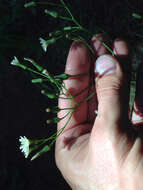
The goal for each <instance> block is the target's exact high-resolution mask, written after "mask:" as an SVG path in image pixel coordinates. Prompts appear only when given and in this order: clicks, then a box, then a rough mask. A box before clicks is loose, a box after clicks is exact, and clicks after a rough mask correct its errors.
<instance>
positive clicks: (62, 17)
mask: <svg viewBox="0 0 143 190" xmlns="http://www.w3.org/2000/svg"><path fill="white" fill-rule="evenodd" d="M59 18H61V19H63V20H68V21H72V19H71V18H68V17H64V16H59Z"/></svg>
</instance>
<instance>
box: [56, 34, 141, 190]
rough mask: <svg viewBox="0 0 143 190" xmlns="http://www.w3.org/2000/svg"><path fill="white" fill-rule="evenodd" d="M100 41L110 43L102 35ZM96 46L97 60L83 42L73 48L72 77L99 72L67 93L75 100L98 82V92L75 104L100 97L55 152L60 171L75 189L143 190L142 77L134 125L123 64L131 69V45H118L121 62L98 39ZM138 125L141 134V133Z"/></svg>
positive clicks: (78, 115) (71, 84) (85, 107)
mask: <svg viewBox="0 0 143 190" xmlns="http://www.w3.org/2000/svg"><path fill="white" fill-rule="evenodd" d="M98 38H100V39H101V40H104V38H103V36H102V35H101V34H98ZM92 44H93V47H94V50H95V52H96V59H95V60H93V59H92V58H91V55H90V53H89V50H88V48H87V47H85V46H84V45H83V44H82V43H81V42H80V41H76V42H74V43H73V44H72V46H71V48H70V51H69V55H68V58H67V63H66V69H65V72H66V73H68V74H70V75H77V74H83V73H91V72H93V73H94V75H91V76H90V75H88V76H80V77H72V78H70V79H68V80H65V82H64V83H65V85H66V88H67V89H68V90H69V92H70V93H71V94H72V95H73V96H74V95H75V94H77V93H79V92H80V91H81V90H82V89H84V88H86V87H87V86H88V85H89V84H90V82H91V80H92V79H94V80H95V85H94V87H91V89H90V90H86V91H85V92H84V93H82V94H81V95H79V96H77V97H76V98H75V101H77V102H80V101H82V100H83V99H85V98H86V97H87V96H88V95H89V93H91V91H93V90H96V92H97V94H96V95H95V96H94V97H93V98H92V99H91V100H90V101H88V102H85V103H83V104H82V105H81V106H80V107H79V108H78V109H77V110H76V111H75V113H74V115H73V116H72V118H71V120H70V122H69V124H68V125H67V127H66V128H65V129H64V131H63V133H62V134H61V135H60V136H59V137H58V139H57V141H56V148H55V158H56V164H57V167H58V168H59V170H60V171H61V173H62V175H63V177H64V178H65V180H66V181H67V183H68V184H69V185H70V187H71V188H72V189H73V190H121V189H122V190H143V180H142V176H143V146H142V137H141V135H140V134H141V126H140V125H141V124H142V120H143V114H142V113H143V111H142V110H143V109H141V108H143V107H142V104H143V99H142V98H141V97H142V96H141V95H142V94H143V90H142V89H143V87H141V86H142V84H141V83H140V82H141V76H140V77H138V81H137V93H136V97H135V103H134V107H135V108H134V111H133V114H132V121H131V122H129V119H128V118H129V117H128V115H129V114H128V110H129V109H128V102H129V80H128V79H127V78H128V77H127V76H126V75H125V73H124V72H123V69H122V66H121V63H119V62H120V61H119V60H121V59H122V64H123V65H125V64H127V59H126V58H127V57H128V54H129V50H128V46H127V44H126V43H125V42H124V41H122V40H115V41H114V43H113V50H114V52H115V54H116V58H115V57H113V56H112V55H109V53H108V52H107V50H106V49H105V48H104V47H103V46H102V44H101V42H100V41H98V40H97V39H96V38H93V39H92ZM93 76H94V77H93ZM92 77H93V78H92ZM142 78H143V77H142ZM140 89H141V92H140ZM89 91H90V92H89ZM72 106H74V103H73V105H72ZM59 107H60V108H68V107H70V101H69V100H66V99H59ZM96 109H97V110H98V114H97V115H96V114H95V112H94V110H96ZM66 113H67V110H62V111H60V112H59V117H63V116H64V115H65V114H66ZM66 121H67V118H65V119H63V120H61V121H60V122H59V124H58V130H59V129H61V128H62V127H63V126H64V124H65V123H66ZM136 124H138V130H135V128H136V126H137V125H136Z"/></svg>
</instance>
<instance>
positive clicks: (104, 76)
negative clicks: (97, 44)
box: [95, 54, 128, 125]
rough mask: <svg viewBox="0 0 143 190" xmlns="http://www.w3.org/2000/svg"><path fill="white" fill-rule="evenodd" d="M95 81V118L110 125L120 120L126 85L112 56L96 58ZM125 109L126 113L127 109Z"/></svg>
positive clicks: (117, 63) (119, 67) (120, 70)
mask: <svg viewBox="0 0 143 190" xmlns="http://www.w3.org/2000/svg"><path fill="white" fill-rule="evenodd" d="M95 81H96V82H95V83H96V91H97V99H98V116H97V118H100V119H102V120H103V121H105V123H108V124H109V123H110V124H111V125H113V124H114V123H117V122H120V121H121V118H122V116H123V110H124V109H125V108H123V101H124V98H123V95H125V88H126V87H127V86H126V85H125V81H124V76H123V72H122V69H121V66H120V64H119V62H118V61H117V60H116V59H115V58H114V57H113V56H111V55H107V54H105V55H102V56H100V57H99V58H98V59H97V60H96V62H95ZM123 93H124V94H123ZM124 97H125V96H124ZM127 107H128V106H127ZM126 111H127V114H128V109H127V110H126Z"/></svg>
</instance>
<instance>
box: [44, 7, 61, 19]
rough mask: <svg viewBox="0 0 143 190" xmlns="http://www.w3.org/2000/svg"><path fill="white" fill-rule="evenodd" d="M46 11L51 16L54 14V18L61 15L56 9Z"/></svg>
mask: <svg viewBox="0 0 143 190" xmlns="http://www.w3.org/2000/svg"><path fill="white" fill-rule="evenodd" d="M45 13H46V14H48V15H50V16H52V17H53V18H58V16H59V15H58V13H57V12H55V11H49V10H47V9H45Z"/></svg>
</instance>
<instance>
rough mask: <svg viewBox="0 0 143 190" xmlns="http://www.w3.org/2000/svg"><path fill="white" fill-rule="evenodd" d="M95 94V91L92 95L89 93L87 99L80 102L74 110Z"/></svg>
mask: <svg viewBox="0 0 143 190" xmlns="http://www.w3.org/2000/svg"><path fill="white" fill-rule="evenodd" d="M95 94H96V90H95V91H94V92H93V93H91V94H90V95H89V96H88V97H87V98H85V99H84V100H83V101H81V102H80V103H79V104H78V106H77V107H75V109H77V108H78V107H79V106H80V105H81V104H83V103H85V102H87V101H88V100H90V99H91V98H92V97H93V96H94V95H95Z"/></svg>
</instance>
